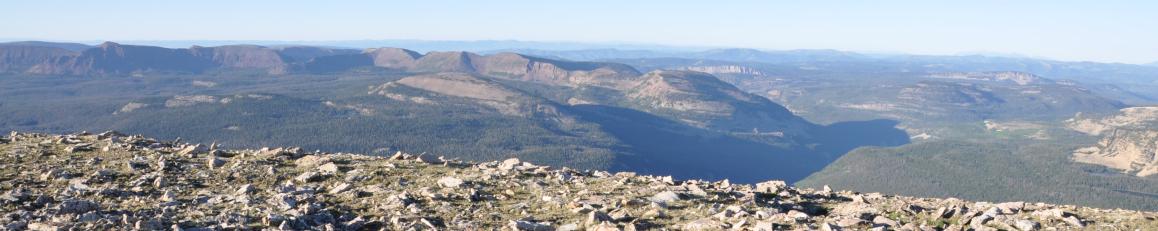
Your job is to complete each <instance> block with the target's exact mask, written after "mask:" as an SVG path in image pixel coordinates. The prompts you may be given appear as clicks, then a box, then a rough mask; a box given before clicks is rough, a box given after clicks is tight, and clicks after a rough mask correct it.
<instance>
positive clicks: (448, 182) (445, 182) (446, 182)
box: [438, 176, 463, 188]
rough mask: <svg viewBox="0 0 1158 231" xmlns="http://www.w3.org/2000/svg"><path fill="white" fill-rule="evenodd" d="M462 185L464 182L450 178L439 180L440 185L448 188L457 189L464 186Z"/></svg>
mask: <svg viewBox="0 0 1158 231" xmlns="http://www.w3.org/2000/svg"><path fill="white" fill-rule="evenodd" d="M462 183H463V181H462V180H461V179H458V178H454V177H449V176H447V177H442V178H441V179H438V185H441V186H442V187H446V188H457V187H458V186H460V185H462Z"/></svg>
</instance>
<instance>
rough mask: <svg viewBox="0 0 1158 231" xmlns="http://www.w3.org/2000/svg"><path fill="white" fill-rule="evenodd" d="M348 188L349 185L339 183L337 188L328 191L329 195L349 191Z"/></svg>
mask: <svg viewBox="0 0 1158 231" xmlns="http://www.w3.org/2000/svg"><path fill="white" fill-rule="evenodd" d="M350 187H351V185H350V184H347V183H340V184H338V185H337V186H334V188H332V189H330V194H338V193H342V192H345V191H346V190H349V189H350Z"/></svg>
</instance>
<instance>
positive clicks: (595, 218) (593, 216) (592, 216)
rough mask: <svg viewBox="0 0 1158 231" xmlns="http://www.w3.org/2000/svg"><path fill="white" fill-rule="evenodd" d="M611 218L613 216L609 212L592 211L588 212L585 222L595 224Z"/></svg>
mask: <svg viewBox="0 0 1158 231" xmlns="http://www.w3.org/2000/svg"><path fill="white" fill-rule="evenodd" d="M610 220H611V216H608V215H607V213H604V212H602V211H591V212H590V213H587V222H586V223H584V224H587V225H595V224H599V223H603V222H605V221H610Z"/></svg>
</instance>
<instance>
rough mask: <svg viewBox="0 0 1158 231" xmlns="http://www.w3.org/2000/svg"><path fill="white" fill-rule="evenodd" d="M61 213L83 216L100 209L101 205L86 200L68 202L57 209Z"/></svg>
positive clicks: (62, 203)
mask: <svg viewBox="0 0 1158 231" xmlns="http://www.w3.org/2000/svg"><path fill="white" fill-rule="evenodd" d="M56 209H57V211H58V212H60V213H71V214H81V213H86V212H89V211H94V210H98V209H100V205H98V204H97V203H94V202H92V201H86V200H66V201H64V202H61V203H60V205H58V206H57V207H56Z"/></svg>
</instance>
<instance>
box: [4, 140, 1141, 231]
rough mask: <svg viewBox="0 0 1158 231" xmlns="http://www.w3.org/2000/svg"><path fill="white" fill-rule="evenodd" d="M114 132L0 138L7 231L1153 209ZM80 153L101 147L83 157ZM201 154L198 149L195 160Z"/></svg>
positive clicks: (1092, 217)
mask: <svg viewBox="0 0 1158 231" xmlns="http://www.w3.org/2000/svg"><path fill="white" fill-rule="evenodd" d="M214 146H215V145H210V146H203V145H196V144H183V143H173V142H161V141H157V140H154V139H149V138H145V137H141V136H126V135H123V134H119V133H115V132H106V133H101V134H88V133H79V134H71V135H47V134H33V133H15V132H14V133H12V134H9V135H8V136H5V137H3V138H0V160H2V161H0V165H2V166H0V167H2V168H0V174H2V175H0V189H2V190H3V195H2V196H0V213H3V214H4V216H3V217H0V223H3V224H5V227H4V229H6V230H25V229H31V230H69V229H81V230H128V229H137V230H159V229H172V230H199V229H209V230H217V229H271V230H379V229H385V230H499V229H502V230H584V229H585V230H641V229H642V230H650V229H675V230H725V229H732V230H869V229H874V230H1038V229H1062V230H1080V229H1091V230H1099V229H1110V230H1145V229H1150V228H1153V227H1158V213H1154V212H1140V211H1127V210H1117V209H1115V210H1107V209H1094V208H1085V207H1075V206H1066V205H1049V204H1042V203H1026V202H1007V203H988V202H967V201H962V200H958V199H952V198H950V199H931V198H912V197H903V196H890V195H881V194H877V193H857V192H850V191H837V190H832V189H828V188H824V189H821V190H813V189H805V188H795V187H791V186H788V185H787V184H785V183H784V182H780V181H769V182H765V183H760V184H756V185H755V186H753V185H745V184H732V183H729V182H728V181H727V180H724V181H717V182H709V181H701V180H674V179H672V178H671V177H658V176H641V175H636V174H634V173H630V172H620V173H609V172H602V171H582V170H574V169H567V168H563V169H555V168H551V167H547V166H538V165H535V164H531V163H527V162H522V161H519V160H518V159H508V160H505V161H501V162H486V163H465V162H460V161H455V160H445V159H443V158H431V157H432V156H420V155H412V154H407V153H401V152H399V153H396V154H394V155H393V156H390V157H374V156H364V155H354V154H344V153H320V152H313V153H310V152H303V151H301V149H298V148H263V149H260V150H225V149H218V148H217V147H214ZM76 147H95V148H89V149H78V148H76ZM187 150H192V151H187Z"/></svg>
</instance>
